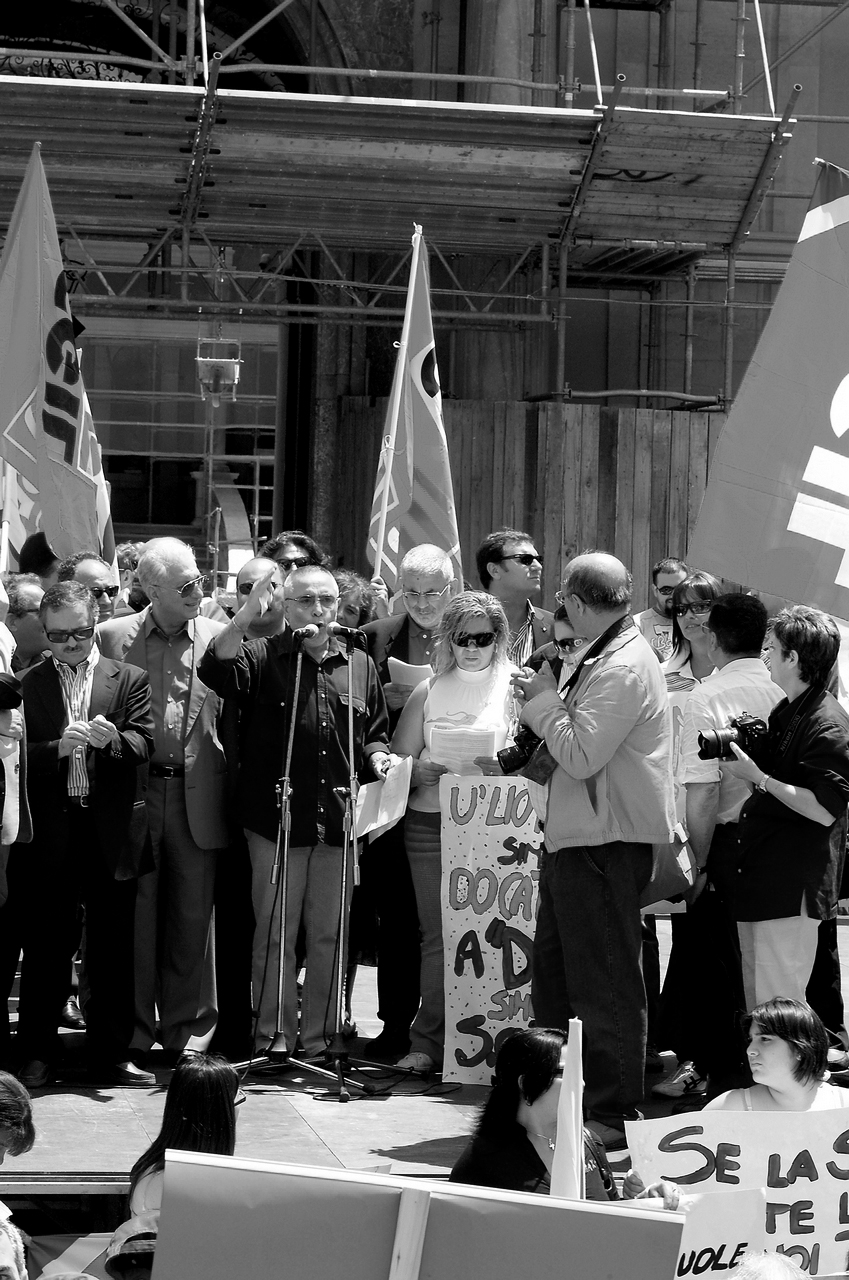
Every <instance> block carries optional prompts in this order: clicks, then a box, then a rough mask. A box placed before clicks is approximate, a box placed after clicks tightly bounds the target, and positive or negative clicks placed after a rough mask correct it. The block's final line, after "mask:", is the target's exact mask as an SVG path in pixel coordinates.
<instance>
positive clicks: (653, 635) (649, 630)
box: [634, 556, 690, 662]
mask: <svg viewBox="0 0 849 1280" xmlns="http://www.w3.org/2000/svg"><path fill="white" fill-rule="evenodd" d="M689 572H690V571H689V569H688V568H687V566H686V565H685V563H684V561H683V560H675V559H674V558H673V557H672V556H667V557H666V558H665V559H664V560H658V562H657V564H656V565H655V566H654V568H653V569H652V571H651V581H652V585H651V595H652V605H651V607H650V608H648V609H643V611H642V613H635V614H634V621H635V622H636V624H637V626H638V627H639V629H640V631H641V632H642V634H643V635H644V636H645V638H646V639H647V640H648V642H649V644H650V645H651V647H652V648H653V649H654V651H655V653H656V654H657V658H658V661H659V662H665V661H666V659H667V658H668V657H670V656H671V654H672V592H673V591H674V590H675V588H676V587H677V586H678V583H679V582H683V581H684V579H685V578H686V576H687V574H688V573H689Z"/></svg>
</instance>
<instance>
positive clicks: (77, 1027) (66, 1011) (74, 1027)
mask: <svg viewBox="0 0 849 1280" xmlns="http://www.w3.org/2000/svg"><path fill="white" fill-rule="evenodd" d="M59 1026H60V1027H69V1028H70V1029H71V1031H85V1018H84V1017H83V1013H82V1009H81V1008H80V1006H79V1005H78V1004H77V1000H76V996H68V999H67V1000H66V1001H65V1003H64V1004H63V1005H62V1013H61V1014H60V1016H59Z"/></svg>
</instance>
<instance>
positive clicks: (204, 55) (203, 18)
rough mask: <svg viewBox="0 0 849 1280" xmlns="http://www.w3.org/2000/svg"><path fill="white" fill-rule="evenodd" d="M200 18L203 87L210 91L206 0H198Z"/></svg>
mask: <svg viewBox="0 0 849 1280" xmlns="http://www.w3.org/2000/svg"><path fill="white" fill-rule="evenodd" d="M198 12H199V17H200V56H201V62H202V63H203V87H204V89H207V90H208V89H209V51H208V49H207V47H206V8H205V0H198Z"/></svg>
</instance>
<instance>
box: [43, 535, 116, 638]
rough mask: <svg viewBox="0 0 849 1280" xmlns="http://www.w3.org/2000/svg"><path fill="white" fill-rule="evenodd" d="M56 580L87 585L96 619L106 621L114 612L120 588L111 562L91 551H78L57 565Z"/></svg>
mask: <svg viewBox="0 0 849 1280" xmlns="http://www.w3.org/2000/svg"><path fill="white" fill-rule="evenodd" d="M56 581H57V582H81V583H82V584H83V586H84V587H88V589H89V591H90V592H91V594H92V595H93V596H94V599H95V603H96V604H97V621H98V622H107V621H108V620H109V619H110V618H111V617H112V615H113V613H114V612H115V600H116V597H117V595H118V592H119V590H120V587H119V586H118V584H117V582H116V581H115V573H114V570H113V568H112V565H111V564H108V563H107V562H106V561H105V560H104V559H103V558H102V557H101V556H98V555H95V553H94V552H93V551H78V552H77V553H76V554H75V555H72V556H68V558H67V560H63V561H62V563H61V564H60V565H59V569H58V571H57V574H56Z"/></svg>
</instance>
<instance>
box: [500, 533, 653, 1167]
mask: <svg viewBox="0 0 849 1280" xmlns="http://www.w3.org/2000/svg"><path fill="white" fill-rule="evenodd" d="M558 598H559V599H560V600H561V602H562V604H563V605H564V606H565V609H566V613H567V615H568V618H569V622H570V623H571V625H572V628H573V630H574V632H575V635H577V636H584V637H586V639H587V640H588V641H590V642H591V643H590V644H589V645H588V646H587V648H586V649H585V650H583V660H582V662H581V663H580V665H579V667H578V668H577V671H576V673H575V676H574V677H573V681H572V683H571V687H568V685H567V692H566V694H565V698H561V697H560V696H558V693H557V685H556V681H555V679H554V676H553V675H552V673H551V670H550V669H549V667H548V665H547V664H544V665H543V667H542V668H541V670H540V671H539V672H537V673H536V674H535V675H532V676H529V675H528V674H527V673H526V672H523V673H522V674H520V675H517V676H515V677H514V685H515V687H516V689H517V694H518V696H519V697H520V699H522V701H523V702H524V705H523V708H522V713H521V718H522V721H523V723H525V724H527V725H529V726H530V728H531V729H532V730H533V731H534V733H536V734H537V735H538V736H539V737H540V738H543V739H544V745H545V748H546V749H547V750H545V751H543V750H539V751H538V752H537V754H536V756H535V758H534V759H533V760H532V761H531V762H530V764H529V765H528V766H526V769H525V772H526V773H527V775H528V777H530V778H532V779H533V780H534V782H535V783H536V784H537V785H539V784H541V783H543V779H545V781H544V786H545V800H544V804H543V806H542V807H543V808H544V827H545V852H544V854H543V856H542V859H541V866H540V880H539V917H538V920H537V927H536V935H535V940H534V964H533V970H534V972H533V992H532V999H533V1006H534V1016H535V1018H536V1021H537V1022H538V1023H539V1024H541V1025H542V1026H554V1027H562V1028H564V1029H565V1028H567V1027H568V1024H569V1019H570V1018H572V1017H578V1018H580V1019H581V1020H582V1022H583V1025H584V1076H585V1087H584V1104H585V1107H586V1111H587V1116H588V1120H587V1123H588V1125H589V1127H590V1128H592V1129H593V1130H594V1131H595V1133H596V1134H597V1135H598V1136H599V1137H600V1138H601V1140H602V1141H603V1142H604V1143H605V1145H606V1146H607V1147H609V1148H610V1149H612V1150H615V1149H618V1148H619V1147H622V1146H624V1143H625V1135H624V1122H625V1120H634V1119H637V1118H639V1114H640V1113H639V1112H638V1111H637V1104H638V1103H639V1102H640V1101H641V1099H642V1096H643V1068H644V1061H645V1045H646V993H645V987H644V985H643V976H642V972H641V969H640V945H641V934H640V893H641V892H642V890H643V889H644V888H645V886H646V885H647V884H648V882H649V879H650V878H651V873H652V861H653V858H652V852H653V851H652V845H653V844H654V843H655V842H657V843H668V842H671V840H672V835H673V829H674V827H675V803H674V796H673V788H672V730H671V723H670V717H669V708H668V702H667V696H666V683H665V681H664V679H663V674H662V672H661V670H660V667H659V666H658V663H657V660H656V659H655V657H654V655H653V653H652V651H651V649H650V647H649V645H648V644H647V643H646V641H645V640H644V639H643V637H642V636H641V635H640V633H639V631H638V630H637V628H636V627H635V626H634V620H633V618H632V617H631V616H630V604H631V575H630V573H629V572H628V570H627V569H626V568H625V566H624V565H623V564H622V563H621V561H619V560H617V559H615V558H614V557H613V556H610V555H604V554H602V553H601V552H592V553H589V554H586V555H581V556H577V557H576V558H575V559H574V560H571V561H570V562H569V564H567V566H566V569H565V570H564V574H563V586H562V591H561V592H560V595H559V597H558ZM540 757H544V759H540Z"/></svg>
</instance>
